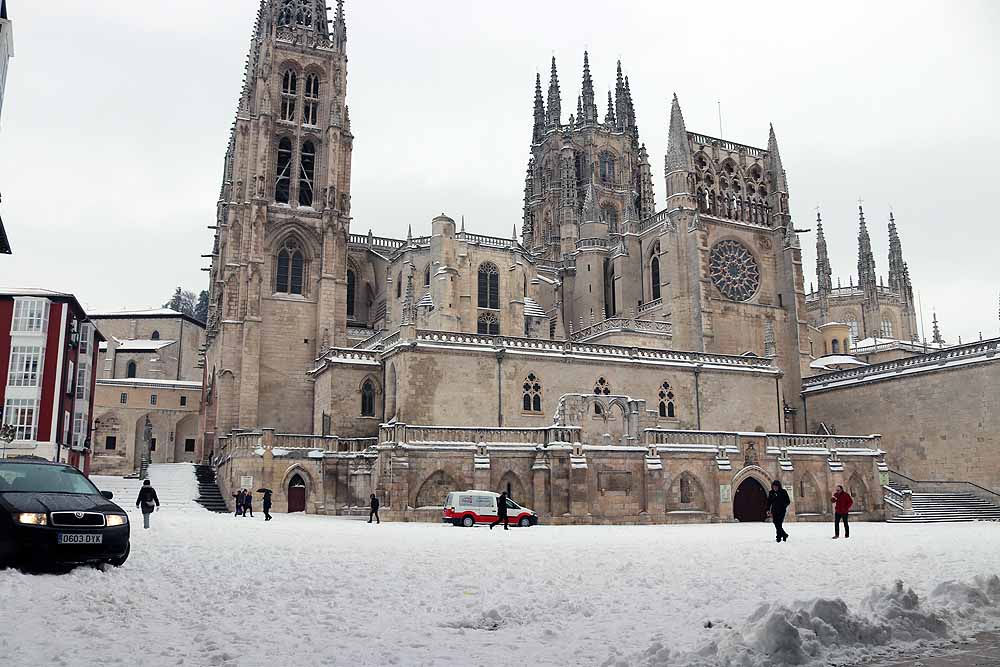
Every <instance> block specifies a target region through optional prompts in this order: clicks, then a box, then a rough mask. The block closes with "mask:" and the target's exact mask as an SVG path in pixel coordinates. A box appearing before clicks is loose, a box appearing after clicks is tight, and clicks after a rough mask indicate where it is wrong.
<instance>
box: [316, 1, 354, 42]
mask: <svg viewBox="0 0 1000 667" xmlns="http://www.w3.org/2000/svg"><path fill="white" fill-rule="evenodd" d="M316 6H317V7H324V8H325V7H326V3H325V2H321V3H319V4H317V5H316ZM323 14H324V16H322V17H317V18H318V20H317V25H319V24H322V25H323V27H324V28H325V27H326V24H327V21H326V16H325V14H326V12H325V11H324V12H323ZM331 37H332V38H333V45H334V46H335V47H336V48H337V49H338V50H339V51H342V52H343V51H346V50H347V19H346V17H345V15H344V0H337V14H336V16H335V18H334V20H333V34H332V35H331Z"/></svg>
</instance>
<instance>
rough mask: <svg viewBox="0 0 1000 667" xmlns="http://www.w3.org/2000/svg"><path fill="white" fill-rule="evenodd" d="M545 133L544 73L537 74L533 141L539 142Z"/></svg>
mask: <svg viewBox="0 0 1000 667" xmlns="http://www.w3.org/2000/svg"><path fill="white" fill-rule="evenodd" d="M544 134H545V100H543V99H542V75H541V74H535V125H534V127H533V128H532V132H531V141H532V143H538V142H539V141H541V139H542V135H544Z"/></svg>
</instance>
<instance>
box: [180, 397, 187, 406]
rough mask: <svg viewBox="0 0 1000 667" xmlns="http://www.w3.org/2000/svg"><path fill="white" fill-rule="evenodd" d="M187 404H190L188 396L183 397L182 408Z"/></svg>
mask: <svg viewBox="0 0 1000 667" xmlns="http://www.w3.org/2000/svg"><path fill="white" fill-rule="evenodd" d="M187 404H188V397H187V396H181V407H182V408H183V407H185V406H186V405H187Z"/></svg>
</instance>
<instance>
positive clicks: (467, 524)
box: [462, 516, 476, 528]
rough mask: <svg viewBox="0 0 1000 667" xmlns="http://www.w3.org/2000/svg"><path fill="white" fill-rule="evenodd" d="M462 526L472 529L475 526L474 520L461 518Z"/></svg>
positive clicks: (465, 517) (469, 517)
mask: <svg viewBox="0 0 1000 667" xmlns="http://www.w3.org/2000/svg"><path fill="white" fill-rule="evenodd" d="M462 525H463V526H465V527H466V528H472V527H473V526H475V525H476V520H475V519H473V518H472V517H471V516H463V517H462Z"/></svg>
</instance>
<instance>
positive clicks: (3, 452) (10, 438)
mask: <svg viewBox="0 0 1000 667" xmlns="http://www.w3.org/2000/svg"><path fill="white" fill-rule="evenodd" d="M12 442H14V427H13V426H11V425H10V424H2V425H0V443H3V448H2V449H0V458H4V459H5V458H7V445H9V444H10V443H12Z"/></svg>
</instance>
